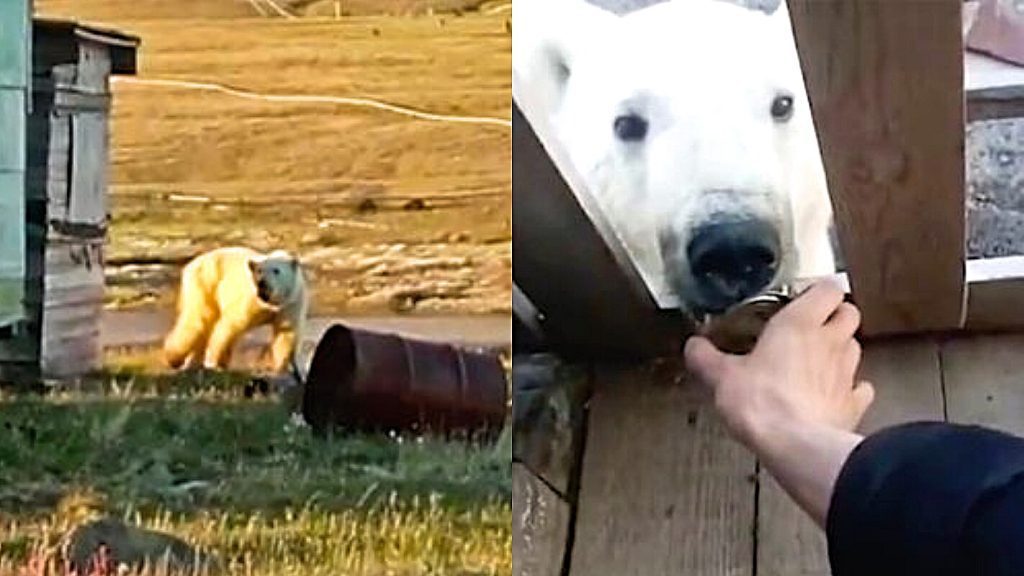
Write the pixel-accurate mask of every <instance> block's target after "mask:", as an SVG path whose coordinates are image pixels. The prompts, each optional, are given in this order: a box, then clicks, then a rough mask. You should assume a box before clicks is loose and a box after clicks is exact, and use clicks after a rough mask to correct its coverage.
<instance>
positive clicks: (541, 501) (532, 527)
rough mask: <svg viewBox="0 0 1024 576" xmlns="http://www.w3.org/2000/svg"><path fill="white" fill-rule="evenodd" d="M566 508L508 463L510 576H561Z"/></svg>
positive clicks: (519, 466) (520, 468)
mask: <svg viewBox="0 0 1024 576" xmlns="http://www.w3.org/2000/svg"><path fill="white" fill-rule="evenodd" d="M569 521H570V513H569V505H568V504H566V503H565V502H563V501H562V500H560V499H559V498H558V496H557V495H556V494H555V492H554V491H553V490H551V489H550V488H548V487H547V486H546V485H545V484H544V483H543V482H541V481H540V480H539V479H538V478H537V477H536V476H534V475H533V474H531V473H530V471H529V470H528V469H527V468H526V467H525V466H523V465H522V464H517V463H513V464H512V574H513V575H514V576H561V574H562V563H563V559H564V558H565V547H566V544H567V542H568V536H569Z"/></svg>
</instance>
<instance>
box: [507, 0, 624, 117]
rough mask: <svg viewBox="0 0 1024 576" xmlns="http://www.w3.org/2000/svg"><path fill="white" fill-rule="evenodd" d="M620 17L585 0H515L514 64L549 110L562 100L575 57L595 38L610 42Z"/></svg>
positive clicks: (520, 75) (547, 110) (518, 73)
mask: <svg viewBox="0 0 1024 576" xmlns="http://www.w3.org/2000/svg"><path fill="white" fill-rule="evenodd" d="M618 18H619V17H618V16H617V15H615V14H614V13H612V12H608V11H606V10H602V9H601V8H598V7H597V6H594V5H591V4H588V3H587V2H585V1H584V0H515V4H514V8H513V11H512V68H513V69H514V70H515V72H516V75H517V76H518V77H520V78H522V79H523V81H524V83H525V84H526V85H528V86H529V87H530V90H531V91H532V92H534V93H535V94H536V95H537V102H538V104H540V105H542V106H544V108H545V110H544V112H545V113H546V114H551V113H553V112H554V111H555V110H557V108H558V106H559V104H560V103H561V100H562V96H563V95H564V94H565V89H566V86H567V84H568V82H569V78H570V77H571V76H572V71H573V66H574V64H575V63H576V59H577V58H578V57H579V56H580V55H582V54H585V53H586V52H588V49H589V47H590V46H591V45H592V43H593V42H595V41H598V40H599V39H604V41H607V34H606V32H607V31H608V27H610V26H612V25H614V24H615V22H616V21H617V20H618Z"/></svg>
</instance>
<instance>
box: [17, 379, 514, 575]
mask: <svg viewBox="0 0 1024 576" xmlns="http://www.w3.org/2000/svg"><path fill="white" fill-rule="evenodd" d="M245 379H246V376H245V375H244V374H226V375H221V376H218V377H215V378H209V377H207V378H204V379H203V380H199V379H198V378H196V377H195V376H194V375H166V376H159V375H152V374H147V373H144V372H140V371H139V370H138V369H137V368H122V369H118V370H115V371H112V372H111V373H109V374H106V375H104V377H102V378H98V379H96V380H94V381H92V382H89V383H87V384H86V385H83V386H82V387H81V389H79V390H76V391H66V392H61V393H56V394H53V395H51V396H48V397H37V396H22V395H9V394H8V395H4V396H2V397H0V576H3V575H6V574H11V575H14V574H18V575H19V576H20V574H21V573H20V572H18V570H17V569H16V567H24V566H25V565H26V563H27V562H28V561H29V560H30V559H31V558H36V559H37V560H38V559H40V558H42V559H46V558H51V559H52V558H53V555H54V554H55V550H56V546H57V543H58V541H59V538H60V537H61V536H62V535H63V534H65V533H66V532H67V531H68V529H69V528H70V527H71V526H72V525H73V524H74V523H76V522H79V521H81V520H83V519H84V518H87V517H90V516H93V515H96V514H110V515H114V516H119V517H125V518H128V519H130V520H132V521H134V522H137V523H139V524H141V525H143V526H146V527H151V528H156V529H160V530H165V531H167V532H170V533H173V534H175V535H178V536H179V537H183V538H185V539H186V540H189V541H191V542H193V543H196V544H199V545H201V546H206V547H209V548H210V549H212V550H213V551H215V552H216V553H217V554H218V555H219V556H221V557H222V558H223V559H224V560H225V561H227V562H228V564H229V566H230V573H233V574H234V573H237V574H267V575H270V574H274V575H280V574H325V575H326V574H331V575H335V574H353V575H377V574H380V575H384V574H394V575H404V574H410V575H411V574H446V575H447V574H467V575H468V574H510V573H511V472H510V465H509V461H510V453H511V441H510V439H509V438H507V437H506V438H503V439H502V440H501V441H500V442H499V443H498V444H496V445H493V444H491V445H483V444H471V443H463V442H445V441H442V440H439V439H435V438H425V437H403V436H392V437H387V436H346V437H336V438H318V437H315V436H314V435H313V434H311V432H310V431H309V429H308V428H306V427H305V426H302V425H301V423H297V422H296V421H294V420H293V419H291V418H290V416H289V415H288V414H287V413H286V411H285V410H283V409H282V408H281V406H280V404H279V403H278V402H277V401H276V400H275V399H273V398H257V399H246V398H244V396H243V395H242V392H241V389H242V387H243V385H244V382H245ZM42 573H43V572H40V574H42ZM32 574H35V573H34V572H33V573H32Z"/></svg>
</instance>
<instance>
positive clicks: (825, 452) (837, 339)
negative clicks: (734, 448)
mask: <svg viewBox="0 0 1024 576" xmlns="http://www.w3.org/2000/svg"><path fill="white" fill-rule="evenodd" d="M859 324H860V313H859V312H858V311H857V309H856V308H855V307H854V306H853V305H851V304H848V303H845V302H843V292H842V291H841V290H840V289H839V288H837V287H835V286H833V285H831V284H818V285H815V286H814V287H812V288H811V289H809V290H808V291H807V292H806V293H804V294H803V295H801V296H800V297H799V298H797V299H796V300H794V301H793V302H792V303H790V304H789V305H787V306H786V307H785V308H783V309H782V310H781V311H779V313H778V314H776V315H775V316H774V317H773V318H772V320H771V321H770V322H769V323H768V325H767V326H766V327H765V330H764V333H763V335H762V336H761V338H760V339H759V340H758V343H757V346H755V348H754V350H753V351H752V352H751V353H750V354H748V355H746V356H733V355H729V354H724V353H722V352H720V351H718V350H717V349H716V348H715V347H714V346H713V345H712V344H711V342H710V341H708V340H706V339H704V338H701V337H694V338H691V339H690V340H689V341H688V342H687V345H686V360H687V365H688V367H689V368H690V370H691V371H693V372H694V373H695V374H696V375H697V376H698V377H699V378H700V379H701V380H703V381H704V382H706V383H708V384H709V385H710V386H711V388H712V390H713V391H714V396H715V405H716V407H717V409H718V411H719V413H720V414H721V415H722V417H723V419H724V420H725V423H726V425H727V427H728V428H729V430H730V431H731V432H732V434H733V435H734V436H735V437H736V438H737V439H738V440H739V441H740V442H742V443H743V444H745V445H746V446H747V447H748V448H750V449H751V450H752V451H753V452H754V453H755V454H757V455H758V457H759V458H760V459H761V461H762V464H763V465H764V466H765V468H766V469H767V470H768V471H769V473H771V474H772V476H774V477H775V478H776V480H778V481H779V484H780V485H781V486H782V488H783V489H784V490H785V491H786V492H787V493H788V494H789V495H790V497H792V498H793V499H794V500H795V501H796V502H797V503H798V504H799V505H800V506H801V508H803V509H804V510H805V511H807V513H808V514H810V516H811V518H813V519H814V521H815V522H817V523H818V525H819V526H822V527H824V525H825V517H826V514H827V510H828V505H829V498H830V496H831V494H832V488H833V485H834V483H835V480H836V478H837V477H838V475H839V471H840V469H841V468H842V465H843V463H844V462H845V461H846V458H847V456H848V455H849V454H850V452H851V451H852V450H853V449H854V448H855V447H856V446H857V445H858V444H859V443H860V441H861V440H862V439H863V438H862V437H861V436H860V435H858V434H855V433H853V432H851V431H852V430H853V429H854V428H855V427H856V425H857V423H858V422H859V421H860V419H861V417H862V416H863V414H864V411H865V410H866V409H867V407H868V405H870V403H871V401H872V399H873V397H874V390H873V388H872V386H871V384H869V383H866V382H861V383H858V384H857V385H855V379H854V376H855V374H856V370H857V366H858V364H859V363H860V354H861V350H860V345H859V344H858V343H857V341H856V340H855V339H854V337H853V335H854V333H855V332H856V330H857V327H858V326H859Z"/></svg>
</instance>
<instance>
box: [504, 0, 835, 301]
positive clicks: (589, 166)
mask: <svg viewBox="0 0 1024 576" xmlns="http://www.w3.org/2000/svg"><path fill="white" fill-rule="evenodd" d="M512 30H513V44H512V51H513V69H514V71H515V76H516V78H517V80H516V81H517V82H519V81H521V82H522V84H523V85H525V86H528V90H529V93H530V95H531V96H532V99H531V102H532V103H533V104H534V110H535V112H539V113H541V114H544V118H545V120H546V121H547V124H548V125H550V126H551V130H552V132H553V133H554V136H555V138H556V139H557V140H558V141H560V143H561V144H562V147H563V148H564V149H565V151H566V153H567V157H568V158H569V160H570V161H571V163H572V164H573V166H574V167H575V169H576V170H577V171H578V172H579V173H580V174H581V176H582V178H583V181H584V182H585V184H586V186H587V188H588V190H589V193H590V195H591V196H593V198H594V199H595V201H596V202H597V205H598V207H599V208H600V210H601V211H602V212H603V213H604V216H605V218H606V219H607V220H608V221H609V222H610V224H611V226H612V228H613V229H614V230H615V232H616V234H617V235H618V236H619V237H620V240H621V241H622V243H623V244H624V246H625V247H626V249H627V251H629V252H630V253H631V255H632V257H633V259H634V260H635V261H636V263H637V267H638V268H639V270H640V272H641V274H642V275H643V276H644V279H645V280H646V282H647V284H648V286H649V287H650V288H651V291H652V293H653V294H654V295H655V297H656V298H658V300H659V301H660V302H664V301H665V300H666V299H667V300H669V301H673V303H674V304H676V305H679V306H681V307H682V308H684V309H688V310H689V311H691V312H694V313H707V312H719V311H722V310H723V309H725V308H727V307H728V306H730V305H732V304H734V303H736V302H738V301H740V300H742V299H743V298H745V297H748V296H750V295H753V294H755V293H758V292H760V291H763V290H765V289H770V288H775V287H778V286H780V285H783V284H787V283H788V282H790V281H791V280H792V279H794V278H795V277H805V276H821V275H827V274H832V273H833V272H835V255H834V253H833V246H832V242H831V237H830V226H831V222H832V208H831V203H830V201H829V197H828V189H827V185H826V181H825V173H824V169H823V166H822V162H821V156H820V153H819V149H818V141H817V137H816V134H815V131H814V125H813V121H812V118H811V114H810V107H809V103H808V99H807V95H806V92H805V88H804V84H803V75H802V73H801V70H800V61H799V58H798V55H797V51H796V43H795V41H794V38H793V34H792V28H791V26H790V22H789V14H788V11H787V9H786V6H785V3H784V2H783V3H782V5H781V6H780V8H778V9H776V10H775V11H774V13H773V14H771V15H769V14H767V13H765V12H762V11H757V10H751V9H747V8H743V7H740V6H737V5H735V4H731V3H728V2H724V1H720V0H675V1H670V2H665V3H661V4H655V5H653V6H649V7H647V8H643V9H641V10H638V11H635V12H631V13H628V14H626V15H624V16H618V15H616V14H614V13H612V12H607V11H604V10H602V9H600V8H597V7H595V6H592V5H590V4H587V3H585V2H583V1H582V0H516V2H515V5H514V9H513V25H512ZM528 116H529V114H528ZM666 295H667V297H666Z"/></svg>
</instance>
